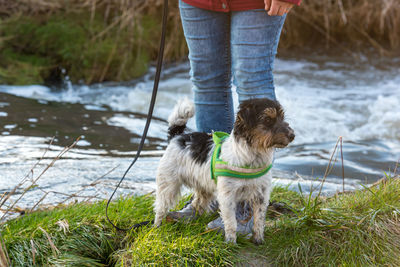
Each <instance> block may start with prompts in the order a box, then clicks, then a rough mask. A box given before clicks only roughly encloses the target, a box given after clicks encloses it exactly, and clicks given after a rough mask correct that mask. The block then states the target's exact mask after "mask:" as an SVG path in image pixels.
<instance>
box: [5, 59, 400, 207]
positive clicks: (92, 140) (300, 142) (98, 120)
mask: <svg viewBox="0 0 400 267" xmlns="http://www.w3.org/2000/svg"><path fill="white" fill-rule="evenodd" d="M399 67H400V62H399V61H398V60H395V59H390V60H389V59H386V60H384V61H380V62H377V61H375V62H372V61H371V60H370V59H368V58H364V59H361V60H359V61H356V62H355V61H353V60H352V59H340V60H338V59H332V58H321V57H310V58H309V59H307V60H297V59H290V58H289V59H279V60H277V61H276V66H275V83H276V92H277V97H278V99H279V100H280V102H281V104H282V105H283V106H284V108H285V109H286V114H287V117H288V119H289V122H290V124H291V125H292V127H293V129H294V130H295V132H296V140H295V141H294V142H293V143H292V144H291V145H290V146H289V147H288V148H285V149H282V150H279V151H278V152H277V154H276V160H275V166H274V170H273V176H274V177H275V178H276V180H275V181H276V183H277V184H283V185H289V186H290V187H292V188H297V187H298V184H300V185H301V186H302V187H303V190H304V191H306V192H309V191H310V187H311V184H314V185H316V186H317V185H318V179H320V178H321V177H322V176H323V175H324V172H325V169H326V166H327V164H328V162H329V158H330V156H331V153H332V151H333V149H334V146H335V143H336V141H337V139H338V137H339V136H343V140H344V144H343V154H344V165H345V186H346V189H348V190H351V189H355V188H357V187H359V185H360V184H368V183H372V182H374V181H376V180H377V179H379V178H381V177H382V176H383V175H384V172H389V171H390V170H393V169H394V168H395V166H396V163H397V162H398V160H399V158H400V130H399V129H400V108H399V107H400V71H399V70H400V68H399ZM188 70H189V67H188V64H187V63H182V64H176V65H171V66H169V67H167V68H166V69H165V70H164V72H163V78H162V79H163V80H162V82H161V83H160V93H159V95H158V98H157V104H156V109H155V119H154V120H153V121H152V124H151V127H150V132H149V140H148V142H147V143H146V153H145V155H144V156H143V157H142V158H141V159H140V160H139V162H138V163H137V164H136V165H135V167H134V168H133V170H132V171H131V172H130V174H129V175H128V178H127V181H126V183H125V184H124V188H123V189H121V190H120V191H119V192H120V193H128V192H129V193H132V192H134V193H144V192H149V191H152V190H154V181H155V171H156V168H157V164H158V161H159V158H160V155H161V154H162V150H163V149H165V147H166V145H167V142H166V135H167V134H166V130H167V123H166V121H165V120H166V118H167V117H168V115H169V113H170V111H171V109H172V107H173V105H174V104H175V102H176V100H177V99H179V98H181V97H185V96H188V97H191V95H192V93H191V83H190V81H189V76H188ZM153 75H154V69H151V70H150V71H149V73H148V74H147V75H146V76H144V77H142V78H141V79H138V80H134V81H132V82H128V83H120V84H114V83H104V84H99V85H94V86H81V85H71V84H69V83H68V82H67V83H66V84H65V88H63V89H51V88H48V87H44V86H38V85H31V86H6V85H0V134H1V135H0V192H6V191H9V190H10V189H11V188H13V186H15V185H16V184H17V183H18V182H19V181H20V180H21V179H22V178H23V177H25V175H27V174H29V172H30V169H31V168H32V166H34V165H35V163H36V162H37V161H38V159H39V158H41V157H42V155H43V153H44V151H46V150H47V148H48V144H49V142H50V140H51V137H52V136H55V139H54V141H53V144H52V146H50V148H49V149H48V151H47V154H46V155H45V156H44V158H43V160H42V161H41V162H40V163H39V165H38V166H37V167H36V168H35V169H34V171H33V173H30V177H36V176H37V175H39V174H40V172H41V170H43V169H44V168H45V167H46V165H47V164H48V163H49V162H51V160H52V158H53V157H55V156H56V155H57V154H58V153H59V152H60V150H61V149H62V148H63V147H64V146H66V145H70V144H71V143H73V141H74V140H75V139H76V138H77V137H78V136H80V135H82V139H81V140H80V141H79V142H78V143H77V145H76V146H75V148H74V149H72V150H71V151H69V152H68V153H67V154H66V155H65V156H64V157H63V158H62V159H60V160H58V161H56V163H55V165H54V166H53V167H52V168H50V169H49V170H48V171H47V172H46V173H45V174H44V175H43V177H41V178H40V180H39V181H38V184H39V186H40V187H41V188H43V189H46V190H48V191H57V192H65V193H71V192H76V191H77V190H79V189H80V188H81V187H82V186H84V185H89V184H90V183H92V182H93V181H95V180H96V179H98V178H99V177H102V176H103V175H105V174H107V175H106V176H105V177H104V178H103V179H104V180H105V183H104V186H102V187H101V188H100V189H98V188H97V189H94V188H93V189H90V187H89V189H88V190H87V192H86V193H88V194H98V196H99V197H105V196H107V195H109V193H110V190H111V189H112V187H113V186H114V184H115V182H116V181H117V180H118V179H119V178H120V177H121V176H122V174H123V172H124V171H125V169H126V167H127V166H128V165H129V162H130V160H131V158H132V156H133V155H134V152H135V150H136V148H137V145H138V142H139V139H140V135H141V132H142V128H143V126H144V123H145V114H146V113H147V108H148V104H149V100H150V96H151V89H152V79H153ZM235 97H236V96H235ZM235 101H236V103H237V100H235ZM189 126H190V127H192V128H194V122H193V121H190V123H189ZM114 168H115V169H114ZM111 170H113V171H112V172H111V173H108V172H109V171H111ZM341 177H342V176H341V167H340V162H339V161H338V162H336V164H335V166H334V168H333V170H332V172H331V173H330V175H329V176H328V179H327V182H326V184H325V186H324V189H323V190H324V192H325V193H332V192H335V191H337V190H341V188H342V178H341ZM96 190H97V191H96ZM41 196H42V194H41V191H40V189H35V190H32V191H31V192H30V193H29V194H28V195H27V196H26V197H24V200H23V202H21V205H27V206H29V205H31V203H34V202H35V201H37V200H38V199H40V197H41ZM61 198H62V195H59V194H56V193H53V194H50V195H49V196H48V197H47V199H46V200H45V201H47V202H55V201H57V200H59V199H61Z"/></svg>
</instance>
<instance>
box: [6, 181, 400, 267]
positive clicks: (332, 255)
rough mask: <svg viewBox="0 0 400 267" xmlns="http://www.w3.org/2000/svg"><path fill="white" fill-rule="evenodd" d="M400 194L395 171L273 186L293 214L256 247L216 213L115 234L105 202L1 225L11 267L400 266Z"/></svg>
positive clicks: (143, 216)
mask: <svg viewBox="0 0 400 267" xmlns="http://www.w3.org/2000/svg"><path fill="white" fill-rule="evenodd" d="M399 192H400V180H399V179H395V178H390V177H387V179H386V181H385V182H384V183H380V184H379V185H377V186H375V187H372V188H365V189H364V190H360V191H356V192H351V193H346V194H340V195H335V196H333V197H330V198H326V197H319V198H313V197H309V196H302V195H301V194H298V193H296V192H292V191H289V190H287V189H286V188H282V187H275V189H274V191H273V193H272V200H273V201H280V202H285V203H287V204H288V205H290V206H291V207H292V208H293V211H294V213H290V214H286V215H281V216H278V217H276V216H273V215H274V214H272V213H271V214H269V215H270V216H268V218H267V227H266V230H265V243H264V244H263V245H261V246H258V247H257V246H254V245H253V244H252V243H250V241H248V240H247V239H246V238H244V237H241V236H240V237H239V238H238V245H231V244H226V243H225V242H224V239H223V235H221V234H219V233H217V232H215V231H206V230H205V227H206V224H207V222H209V221H210V220H212V219H213V218H214V217H215V215H214V216H212V215H210V216H202V217H200V218H199V219H197V220H195V221H193V222H191V223H175V224H171V223H168V224H164V225H163V226H161V227H160V228H153V227H151V226H145V227H142V228H140V229H138V230H135V231H130V232H128V233H127V234H126V233H123V232H117V231H115V230H114V229H113V228H112V227H111V226H110V224H109V223H108V222H107V221H106V219H105V216H104V209H105V202H104V201H103V202H97V203H93V204H88V203H80V204H75V205H70V206H67V207H60V208H55V209H54V210H51V211H41V212H34V213H32V214H29V215H25V216H23V217H20V218H18V219H15V220H12V221H9V222H7V223H6V224H4V225H3V226H2V227H1V236H2V238H3V241H4V243H5V246H6V248H7V251H8V254H9V256H10V259H11V261H12V266H48V265H54V266H147V265H156V266H230V265H234V264H236V263H237V262H240V261H242V263H243V264H246V261H254V260H256V261H257V262H258V263H262V264H266V263H267V262H268V263H271V264H274V265H278V266H363V265H364V266H377V265H385V266H399V265H400V257H399V256H398V255H400V242H399V241H398V240H400V231H399V229H400V194H399ZM185 200H187V198H184V199H183V200H182V201H181V203H180V204H179V205H178V207H177V208H180V207H182V205H183V203H184V201H185ZM153 201H154V197H153V196H149V195H145V196H133V197H127V198H121V199H118V200H117V201H115V202H114V203H112V206H111V208H110V214H111V218H112V220H113V221H115V222H116V223H117V224H118V225H119V226H121V227H127V226H129V225H130V224H133V223H137V222H141V221H145V220H151V219H153V217H154V214H153V211H152V203H153ZM60 222H62V223H60ZM61 225H64V226H63V227H62V226H61ZM49 240H50V241H49ZM243 261H244V262H243Z"/></svg>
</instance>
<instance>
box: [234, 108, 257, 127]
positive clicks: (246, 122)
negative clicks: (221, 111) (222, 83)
mask: <svg viewBox="0 0 400 267" xmlns="http://www.w3.org/2000/svg"><path fill="white" fill-rule="evenodd" d="M236 121H237V122H239V123H240V124H242V125H243V126H246V128H247V129H250V128H253V127H254V126H256V123H257V118H256V113H255V107H254V106H253V105H245V106H242V107H241V108H240V109H239V112H238V114H237V118H236Z"/></svg>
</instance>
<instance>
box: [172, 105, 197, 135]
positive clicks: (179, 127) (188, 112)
mask: <svg viewBox="0 0 400 267" xmlns="http://www.w3.org/2000/svg"><path fill="white" fill-rule="evenodd" d="M193 115H194V104H193V102H192V101H190V100H189V99H187V98H184V99H182V100H180V101H179V102H178V104H176V105H175V107H174V110H173V111H172V113H171V115H169V117H168V126H169V127H168V141H169V140H171V139H172V138H174V136H176V135H179V134H182V133H183V132H184V130H185V128H186V123H187V121H188V120H189V119H190V118H191V117H193Z"/></svg>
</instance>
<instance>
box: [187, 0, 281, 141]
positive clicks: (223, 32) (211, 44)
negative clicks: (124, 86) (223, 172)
mask: <svg viewBox="0 0 400 267" xmlns="http://www.w3.org/2000/svg"><path fill="white" fill-rule="evenodd" d="M179 8H180V14H181V20H182V25H183V31H184V34H185V38H186V42H187V45H188V47H189V60H190V68H191V70H190V76H191V80H192V82H193V85H194V103H195V107H196V126H197V130H198V131H201V132H211V131H212V130H214V131H225V132H228V133H229V132H231V130H232V127H233V123H234V119H235V118H234V111H233V101H232V91H231V85H232V78H233V83H234V85H235V86H236V87H237V93H238V95H239V102H241V101H243V100H246V99H251V98H264V97H268V98H270V99H275V88H274V82H273V76H272V68H273V63H274V58H275V55H276V50H277V47H278V42H279V37H280V33H281V30H282V26H283V23H284V21H285V17H286V16H269V15H268V14H267V12H266V11H265V10H246V11H234V12H230V13H223V12H214V11H209V10H205V9H200V8H197V7H193V6H191V5H188V4H186V3H184V2H182V1H181V0H180V1H179Z"/></svg>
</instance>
